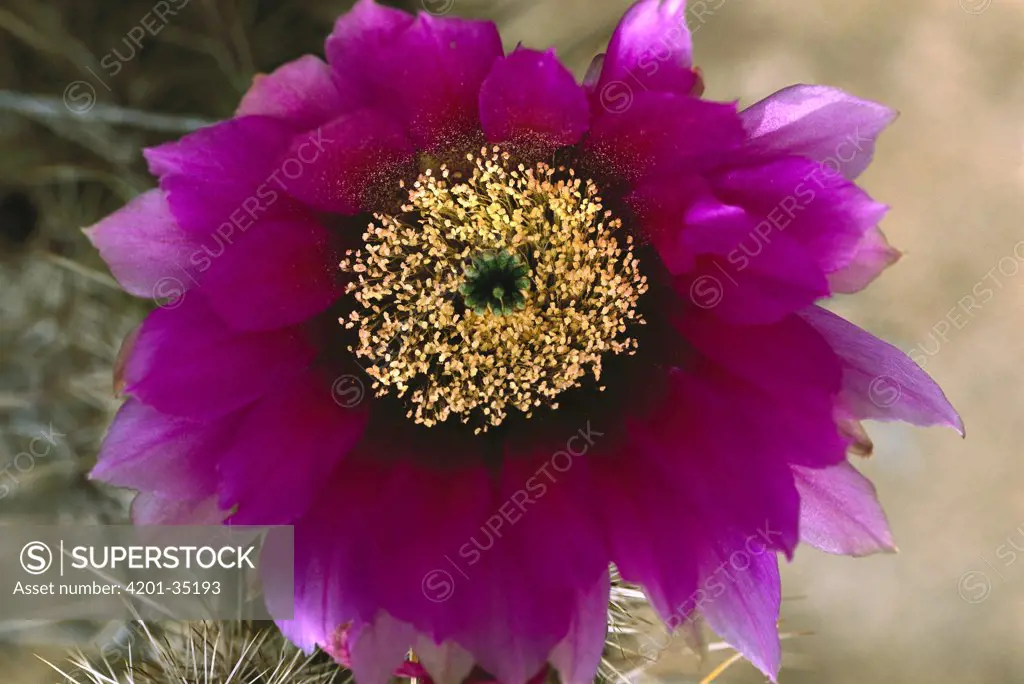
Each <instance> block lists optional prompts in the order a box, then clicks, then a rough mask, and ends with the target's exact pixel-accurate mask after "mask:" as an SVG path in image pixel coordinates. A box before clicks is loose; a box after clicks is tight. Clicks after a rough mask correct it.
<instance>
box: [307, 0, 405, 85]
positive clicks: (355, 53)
mask: <svg viewBox="0 0 1024 684" xmlns="http://www.w3.org/2000/svg"><path fill="white" fill-rule="evenodd" d="M413 20H414V17H413V16H412V15H411V14H408V13H407V12H402V11H401V10H397V9H394V8H391V7H386V6H384V5H379V4H377V3H376V2H374V0H359V1H358V2H357V3H356V4H355V5H354V6H353V7H352V9H350V10H349V11H348V12H345V13H344V14H342V15H341V16H340V17H338V20H337V21H336V22H335V24H334V32H333V33H332V34H331V35H330V37H329V38H328V39H327V45H326V52H327V61H329V62H330V64H331V67H332V68H333V69H334V70H335V72H337V73H339V74H342V75H346V76H347V74H349V73H354V74H361V72H362V70H363V69H365V68H366V66H367V65H366V63H365V58H366V53H367V52H369V51H371V50H374V49H377V48H379V47H380V46H381V45H385V44H388V43H391V42H393V41H394V40H395V39H396V38H397V37H398V36H399V35H400V34H401V33H402V32H403V31H405V30H406V29H407V28H409V26H411V25H412V22H413ZM360 58H362V60H360ZM361 75H363V76H367V75H366V74H361Z"/></svg>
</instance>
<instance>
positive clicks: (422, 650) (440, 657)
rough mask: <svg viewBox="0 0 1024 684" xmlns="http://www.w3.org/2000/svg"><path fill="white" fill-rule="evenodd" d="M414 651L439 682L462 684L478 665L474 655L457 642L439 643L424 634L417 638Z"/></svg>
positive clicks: (440, 683) (435, 680)
mask: <svg viewBox="0 0 1024 684" xmlns="http://www.w3.org/2000/svg"><path fill="white" fill-rule="evenodd" d="M413 653H415V654H416V657H417V658H418V659H419V661H420V663H421V664H422V665H423V667H424V669H426V671H427V672H429V673H430V678H431V679H433V680H434V682H436V683H437V684H462V682H463V681H464V680H465V679H466V677H468V676H469V673H470V672H472V671H473V667H474V666H475V665H476V662H475V661H474V660H473V655H472V654H471V653H470V652H469V651H467V650H466V649H464V648H462V647H461V646H459V645H458V644H457V643H455V642H453V641H445V642H443V643H442V644H440V645H438V644H435V643H434V640H433V639H431V638H430V637H426V636H423V635H422V634H421V635H419V636H418V637H417V639H416V643H415V645H414V646H413Z"/></svg>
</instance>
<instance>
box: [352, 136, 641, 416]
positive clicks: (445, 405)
mask: <svg viewBox="0 0 1024 684" xmlns="http://www.w3.org/2000/svg"><path fill="white" fill-rule="evenodd" d="M468 160H469V162H470V164H471V167H470V168H471V171H470V172H469V174H468V175H467V176H465V177H462V176H461V175H460V174H456V173H454V172H452V171H451V170H450V169H449V168H447V167H446V166H442V167H441V168H440V169H439V172H438V173H437V174H435V173H433V172H432V171H427V172H426V173H424V174H423V175H421V176H420V177H419V179H418V180H417V181H416V183H415V184H414V185H413V187H412V188H411V190H410V192H409V201H408V203H407V204H406V205H404V206H403V207H402V211H403V212H404V213H403V214H402V215H400V216H384V215H377V216H376V217H375V218H376V221H375V222H374V223H371V224H370V226H369V228H368V229H367V231H366V233H365V234H364V235H363V239H364V241H365V243H366V246H365V248H364V249H363V250H359V251H356V252H349V254H348V258H346V259H345V261H343V262H342V263H341V268H342V270H343V271H346V272H348V273H352V274H354V276H355V277H354V279H353V281H352V282H350V283H349V285H348V289H347V291H348V292H349V293H351V294H353V295H354V298H355V301H356V304H357V306H356V307H355V308H354V310H353V311H352V312H351V313H350V315H349V317H348V319H343V321H342V322H343V323H344V324H345V326H346V327H347V328H358V335H359V343H358V345H356V346H354V347H353V349H352V351H353V352H354V353H355V354H356V355H357V356H359V357H361V358H363V359H366V360H367V361H368V365H367V366H366V370H367V373H368V374H369V375H370V376H371V377H372V378H373V379H374V389H375V390H376V391H377V394H378V395H385V394H389V393H391V394H394V395H396V396H398V397H401V398H404V399H406V400H407V401H408V403H409V412H408V415H409V417H410V418H412V419H413V420H415V421H416V422H417V423H420V424H423V425H426V426H433V425H436V424H438V423H441V422H444V421H446V420H448V419H449V418H451V417H453V416H454V417H457V418H458V419H459V420H461V421H462V422H463V423H471V424H473V425H474V426H475V428H476V432H478V433H479V432H481V431H484V430H486V429H488V428H489V427H491V426H496V425H500V424H501V423H502V422H503V421H504V420H505V419H506V418H507V417H508V414H509V411H510V410H512V409H516V410H519V411H521V412H522V413H524V414H526V415H527V416H528V417H529V416H530V415H532V412H533V411H534V410H535V409H536V408H538V407H541V406H547V407H550V408H552V409H557V408H558V403H557V401H556V398H557V397H558V395H559V394H561V393H562V392H564V391H566V390H568V389H571V388H573V387H578V386H580V385H581V384H582V382H583V380H584V379H585V377H586V376H587V374H588V373H589V374H590V375H592V376H593V377H594V380H595V381H600V377H601V359H602V356H603V355H604V354H606V353H613V354H622V353H629V354H632V353H635V350H636V340H635V338H633V337H630V336H629V335H628V334H627V332H628V329H629V327H630V326H631V325H633V324H637V325H642V324H643V323H644V320H643V318H642V317H641V316H640V315H639V314H638V313H637V310H636V307H637V300H638V299H639V297H640V296H641V295H642V294H643V293H644V292H646V291H647V280H646V278H645V277H643V276H642V275H641V274H640V273H639V270H638V264H637V260H636V257H635V256H634V254H633V247H632V243H633V240H632V237H630V236H628V235H626V236H621V237H617V236H616V235H615V233H616V232H617V231H619V229H620V228H621V226H622V224H621V221H619V220H618V219H615V218H613V217H612V216H611V214H610V212H607V211H604V209H603V207H602V205H601V199H600V197H599V196H598V191H597V188H596V186H595V185H594V183H593V182H591V181H586V182H583V181H581V180H580V179H579V178H577V177H576V173H575V172H574V171H573V170H572V169H566V168H564V167H559V168H557V169H555V168H552V167H550V166H549V165H547V164H544V163H540V164H537V165H536V166H534V167H532V168H527V167H525V166H523V165H519V166H517V167H515V168H510V163H509V155H508V154H507V153H504V154H503V153H501V152H500V150H499V149H498V148H494V150H493V151H492V153H491V154H489V155H488V151H487V150H486V149H485V150H482V152H481V156H479V157H474V156H472V155H470V156H469V157H468ZM457 176H458V177H457ZM599 389H603V388H599Z"/></svg>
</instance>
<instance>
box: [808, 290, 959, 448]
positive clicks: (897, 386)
mask: <svg viewBox="0 0 1024 684" xmlns="http://www.w3.org/2000/svg"><path fill="white" fill-rule="evenodd" d="M800 316H801V317H802V318H803V319H804V320H806V321H807V322H808V323H810V324H811V325H813V326H814V327H815V329H816V330H817V331H818V332H819V333H820V334H821V335H822V337H824V338H825V340H826V341H828V343H829V344H830V345H831V346H832V349H834V350H835V352H836V354H837V355H838V356H839V358H840V360H841V361H842V364H843V391H842V394H841V395H840V401H841V404H842V407H843V408H844V409H845V410H846V411H847V412H848V413H849V415H850V416H851V417H853V418H857V419H859V420H864V419H875V420H902V421H906V422H908V423H913V424H914V425H926V426H927V425H946V426H949V427H951V428H953V429H955V430H956V431H957V432H959V433H960V434H963V431H964V424H963V421H962V420H961V419H960V416H959V415H958V414H957V412H956V410H955V409H954V408H953V407H952V406H951V405H950V403H949V400H948V399H946V395H944V394H943V393H942V390H941V389H940V388H939V386H938V385H937V384H935V381H934V380H932V379H931V378H930V377H929V376H928V374H927V373H925V372H924V371H923V370H922V369H921V367H920V366H918V365H917V364H916V363H914V362H913V361H912V360H911V359H910V357H908V356H907V355H906V354H904V353H903V352H902V351H900V350H899V349H897V348H896V347H894V346H892V345H891V344H889V343H888V342H885V341H883V340H880V339H878V338H877V337H875V336H874V335H872V334H871V333H869V332H867V331H865V330H862V329H860V328H858V327H857V326H855V325H853V324H852V323H850V322H849V321H846V320H844V319H842V318H840V317H839V316H836V315H835V314H833V313H831V312H829V311H827V310H825V309H822V308H821V307H817V306H814V307H809V308H807V309H804V310H803V311H801V312H800Z"/></svg>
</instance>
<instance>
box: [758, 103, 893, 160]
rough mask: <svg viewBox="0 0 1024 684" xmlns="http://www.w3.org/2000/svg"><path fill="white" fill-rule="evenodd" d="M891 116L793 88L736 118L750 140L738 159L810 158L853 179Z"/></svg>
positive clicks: (871, 105)
mask: <svg viewBox="0 0 1024 684" xmlns="http://www.w3.org/2000/svg"><path fill="white" fill-rule="evenodd" d="M896 116H897V114H896V112H895V111H894V110H892V109H889V108H888V107H885V106H884V105H880V104H878V103H876V102H871V101H869V100H861V99H859V98H856V97H854V96H852V95H850V94H848V93H844V92H843V91H842V90H838V89H836V88H828V87H825V86H809V85H795V86H791V87H789V88H785V89H784V90H780V91H779V92H777V93H775V94H774V95H770V96H769V97H767V98H765V99H764V100H761V101H760V102H758V103H757V104H755V105H753V106H751V107H749V108H748V109H745V110H744V111H743V112H741V113H740V117H741V118H742V119H743V124H744V126H745V127H746V129H747V131H748V133H749V134H750V140H749V141H748V143H747V146H746V147H745V148H744V154H748V155H754V156H758V157H762V158H771V157H775V156H780V155H791V154H796V155H801V156H804V157H810V158H811V159H814V160H815V161H818V162H821V163H822V165H823V167H825V168H829V169H831V170H832V171H833V172H841V173H842V174H843V175H844V176H846V177H847V178H849V179H854V178H856V177H857V176H859V175H860V174H861V173H862V172H863V171H864V169H866V168H867V167H868V164H870V163H871V158H872V156H873V155H874V153H875V140H876V138H877V137H878V135H879V134H880V133H881V132H882V130H883V129H884V128H885V127H886V126H888V125H889V124H890V123H892V122H893V121H894V120H895V119H896Z"/></svg>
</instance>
